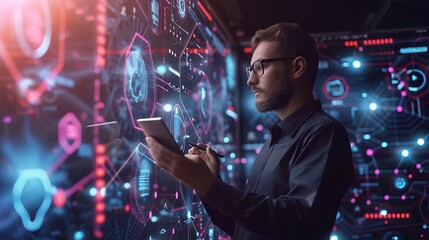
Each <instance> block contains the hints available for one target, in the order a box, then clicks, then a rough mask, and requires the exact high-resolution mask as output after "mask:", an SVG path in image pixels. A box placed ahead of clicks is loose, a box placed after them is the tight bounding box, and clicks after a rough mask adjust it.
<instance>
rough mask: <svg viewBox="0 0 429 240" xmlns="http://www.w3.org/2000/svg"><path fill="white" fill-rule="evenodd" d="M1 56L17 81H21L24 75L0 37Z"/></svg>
mask: <svg viewBox="0 0 429 240" xmlns="http://www.w3.org/2000/svg"><path fill="white" fill-rule="evenodd" d="M0 57H1V58H2V59H3V62H4V63H5V64H6V67H7V68H8V69H9V71H10V73H11V74H12V76H13V78H14V79H15V81H16V82H17V83H19V81H20V80H21V79H22V75H21V73H20V72H19V70H18V68H17V66H16V65H15V63H14V62H13V60H12V59H11V57H10V55H9V53H8V52H7V51H6V48H5V47H4V45H3V42H2V41H1V39H0Z"/></svg>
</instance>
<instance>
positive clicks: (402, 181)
mask: <svg viewBox="0 0 429 240" xmlns="http://www.w3.org/2000/svg"><path fill="white" fill-rule="evenodd" d="M407 185H408V180H407V179H406V178H405V177H403V176H398V177H396V178H395V179H394V180H393V186H394V187H395V188H396V189H398V190H403V189H404V188H405V187H407Z"/></svg>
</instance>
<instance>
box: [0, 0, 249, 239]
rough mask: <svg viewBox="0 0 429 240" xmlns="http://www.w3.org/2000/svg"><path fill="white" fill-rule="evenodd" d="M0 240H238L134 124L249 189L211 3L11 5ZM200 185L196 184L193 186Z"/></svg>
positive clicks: (27, 1) (224, 50)
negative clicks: (153, 127) (144, 122)
mask: <svg viewBox="0 0 429 240" xmlns="http://www.w3.org/2000/svg"><path fill="white" fill-rule="evenodd" d="M0 15H1V16H2V21H1V22H0V117H1V123H0V141H1V146H0V149H1V151H0V173H1V174H0V178H1V179H0V191H1V194H0V203H1V205H2V207H1V208H0V239H73V240H83V239H154V240H155V239H227V237H226V235H225V234H224V233H222V232H220V231H219V230H218V229H217V228H216V227H214V226H213V224H212V223H211V222H210V219H209V218H208V215H207V214H206V212H205V210H204V208H203V206H202V204H201V202H200V200H199V199H198V197H197V195H196V194H195V193H194V192H193V191H192V190H191V189H189V188H187V187H186V186H184V185H183V184H182V183H180V182H179V181H176V180H175V179H174V178H173V177H171V176H170V175H169V174H167V173H166V172H165V171H163V170H161V169H159V168H158V167H156V166H155V165H154V164H153V162H152V159H151V157H150V154H149V150H148V148H147V145H146V143H145V141H144V136H143V134H142V132H141V129H140V128H139V127H138V125H137V123H136V120H137V119H139V118H146V117H162V118H163V120H164V121H165V123H166V124H167V126H168V127H169V129H170V131H171V132H172V134H173V136H174V138H175V140H176V141H177V143H178V144H179V146H180V147H181V148H182V150H183V151H184V152H187V150H188V148H189V147H188V146H187V144H186V143H187V142H193V143H197V142H204V143H207V144H210V145H211V146H212V147H213V148H214V149H215V150H217V151H218V152H219V153H221V154H223V155H225V156H226V157H225V158H223V159H221V161H222V168H221V175H222V178H223V179H224V180H225V181H227V182H229V183H231V184H237V183H239V180H240V179H241V178H240V174H239V172H240V171H239V170H240V166H241V162H240V161H239V159H238V157H239V155H238V153H239V146H238V143H239V139H238V138H239V136H238V123H239V121H238V120H239V119H238V113H237V109H238V95H237V93H238V91H237V87H236V83H237V76H236V75H237V73H236V69H235V67H236V61H237V59H236V56H235V53H234V46H233V44H232V43H233V41H232V40H231V37H230V36H229V34H228V33H227V32H226V31H225V30H224V28H223V27H222V25H221V24H220V22H219V21H218V20H217V17H216V15H215V13H213V12H212V11H211V8H210V7H209V6H208V5H207V4H206V2H205V1H198V0H166V1H164V0H94V1H86V0H17V1H1V3H0ZM189 174H193V173H189Z"/></svg>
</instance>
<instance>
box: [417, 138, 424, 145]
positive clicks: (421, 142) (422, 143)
mask: <svg viewBox="0 0 429 240" xmlns="http://www.w3.org/2000/svg"><path fill="white" fill-rule="evenodd" d="M417 144H418V145H419V146H423V145H424V144H425V140H424V139H423V138H419V139H417Z"/></svg>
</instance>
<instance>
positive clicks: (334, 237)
mask: <svg viewBox="0 0 429 240" xmlns="http://www.w3.org/2000/svg"><path fill="white" fill-rule="evenodd" d="M329 240H338V236H337V235H331V237H330V238H329Z"/></svg>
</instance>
